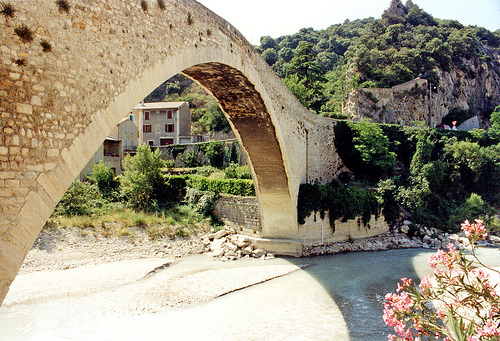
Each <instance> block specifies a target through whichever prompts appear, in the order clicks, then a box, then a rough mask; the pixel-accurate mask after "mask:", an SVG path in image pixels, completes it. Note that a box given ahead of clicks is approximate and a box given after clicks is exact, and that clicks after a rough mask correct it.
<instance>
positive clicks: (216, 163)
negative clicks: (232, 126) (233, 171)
mask: <svg viewBox="0 0 500 341" xmlns="http://www.w3.org/2000/svg"><path fill="white" fill-rule="evenodd" d="M198 148H199V150H200V151H202V152H203V153H205V156H206V157H207V159H208V164H209V165H210V166H212V167H222V164H223V162H224V149H223V144H222V142H221V141H218V140H213V141H210V142H207V143H201V144H199V145H198Z"/></svg>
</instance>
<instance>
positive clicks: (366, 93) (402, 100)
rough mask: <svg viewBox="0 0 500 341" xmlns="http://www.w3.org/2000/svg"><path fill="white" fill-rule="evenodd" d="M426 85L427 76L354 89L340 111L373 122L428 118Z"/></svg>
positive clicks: (403, 121) (404, 121) (405, 122)
mask: <svg viewBox="0 0 500 341" xmlns="http://www.w3.org/2000/svg"><path fill="white" fill-rule="evenodd" d="M427 87H428V83H427V80H426V79H420V78H417V79H414V80H412V81H409V82H406V83H403V84H400V85H397V86H394V87H392V88H387V89H384V88H365V89H357V90H353V91H352V92H351V93H350V94H349V95H348V97H347V100H346V103H345V105H344V109H343V114H345V115H347V116H348V117H350V118H352V119H354V120H360V119H363V118H369V119H371V120H372V122H377V123H387V124H400V125H410V124H411V122H413V121H423V122H429V91H428V89H427ZM433 122H434V120H433Z"/></svg>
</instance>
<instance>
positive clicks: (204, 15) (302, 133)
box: [0, 0, 335, 303]
mask: <svg viewBox="0 0 500 341" xmlns="http://www.w3.org/2000/svg"><path fill="white" fill-rule="evenodd" d="M10 2H11V3H12V4H13V5H14V7H15V9H16V15H15V17H14V18H10V17H1V18H0V25H1V26H2V30H1V33H0V40H1V41H2V44H1V47H0V62H1V63H2V68H1V69H0V129H1V136H0V161H1V164H0V198H1V202H0V211H1V212H2V213H3V215H2V217H1V218H0V303H1V302H2V301H3V298H4V297H5V295H6V293H7V291H8V288H9V286H10V284H11V282H12V280H13V279H14V278H15V276H16V274H17V271H18V270H19V268H20V266H21V264H22V261H23V260H24V257H25V255H26V253H27V252H28V251H29V249H30V247H31V245H32V244H33V242H34V241H35V239H36V237H37V236H38V234H39V232H40V230H41V228H42V227H43V225H44V223H45V221H46V220H47V219H48V218H49V216H50V214H51V213H52V212H53V209H54V207H55V205H56V204H57V202H58V201H59V200H60V198H61V197H62V195H63V194H64V192H65V191H66V189H67V188H68V187H69V186H70V184H71V182H72V181H73V180H74V179H75V178H76V177H77V175H78V173H79V172H80V170H81V169H82V168H83V167H84V166H85V164H86V163H87V161H88V160H89V158H90V157H91V156H92V155H93V153H94V152H95V150H96V149H97V148H98V146H99V145H100V144H101V143H102V141H103V140H104V138H105V137H106V136H107V134H108V133H109V132H110V131H111V130H112V129H113V127H114V126H115V125H116V123H118V122H119V121H120V120H121V119H122V118H123V117H124V116H125V115H126V114H127V113H128V112H130V110H131V108H133V107H134V106H135V105H136V104H137V103H139V102H140V101H141V100H142V98H144V97H145V96H146V95H147V94H149V93H150V92H151V91H152V90H154V89H155V88H156V87H157V86H158V85H160V84H161V83H162V82H164V81H165V80H166V79H169V78H170V77H172V76H174V75H175V74H177V73H179V72H183V73H184V74H186V75H187V76H189V77H190V78H192V79H194V80H195V81H197V82H198V83H199V84H201V85H202V86H203V87H204V88H205V89H207V90H208V91H209V92H210V93H211V94H212V95H213V96H214V97H215V98H216V99H217V101H218V102H219V104H220V106H221V108H222V109H223V112H224V113H225V115H226V116H227V117H228V118H229V120H230V124H231V126H232V128H233V130H234V131H235V133H236V136H237V138H238V140H239V141H240V143H241V144H242V147H243V149H244V151H245V153H246V156H247V158H248V160H249V162H250V166H251V170H252V176H253V178H254V181H255V185H256V192H257V197H258V201H259V205H260V210H261V216H262V236H263V237H266V238H271V239H275V240H276V239H287V240H296V239H297V236H298V225H297V213H296V202H297V195H298V188H299V185H300V183H303V182H306V181H312V180H318V181H327V180H328V179H329V177H331V176H332V174H333V171H332V168H334V167H335V165H333V164H334V162H332V160H331V158H332V155H333V154H334V147H333V139H331V140H332V141H331V142H329V143H322V144H319V143H314V144H312V143H310V142H308V141H319V140H321V139H322V137H325V136H330V135H331V134H332V133H333V123H332V122H330V121H325V120H324V119H322V118H320V117H317V116H315V115H311V114H310V113H309V112H308V111H307V110H306V109H305V108H304V107H303V106H302V105H300V103H299V102H298V101H297V100H296V99H295V97H294V96H293V95H292V94H291V93H290V92H289V91H288V89H287V88H286V87H285V86H284V85H283V83H282V82H281V80H280V79H279V78H278V77H277V76H276V75H275V74H274V73H273V72H272V70H271V69H270V67H269V66H268V65H267V64H266V63H265V62H264V61H263V60H262V59H261V58H260V56H259V54H258V53H257V52H256V51H254V49H253V48H252V46H251V45H250V44H249V43H248V42H247V41H246V40H245V39H244V37H243V36H242V35H241V34H240V33H239V32H238V31H236V29H234V28H233V27H232V26H231V25H230V24H228V23H227V22H226V21H224V20H223V19H221V18H219V17H218V16H217V15H215V14H214V13H212V12H211V11H210V10H208V9H207V8H205V7H203V6H202V5H200V4H199V3H197V2H196V1H194V0H170V1H168V2H166V8H164V9H160V8H158V7H156V1H155V2H153V1H150V4H149V6H148V9H147V10H145V9H144V8H142V7H141V2H140V1H138V0H137V1H130V2H124V1H122V0H99V1H95V0H73V1H71V8H70V11H69V12H67V13H66V12H64V11H59V10H58V8H57V7H56V4H55V2H54V1H52V0H38V1H36V2H35V1H31V0H16V1H13V0H11V1H10ZM20 28H26V29H28V30H29V31H30V32H31V37H30V38H29V39H28V37H27V36H26V32H25V34H24V35H23V34H22V33H21V34H20V33H19V29H20ZM325 164H327V165H333V166H327V167H325ZM276 251H283V252H290V253H297V252H298V250H291V251H290V249H287V250H285V249H281V250H279V247H278V249H277V250H276Z"/></svg>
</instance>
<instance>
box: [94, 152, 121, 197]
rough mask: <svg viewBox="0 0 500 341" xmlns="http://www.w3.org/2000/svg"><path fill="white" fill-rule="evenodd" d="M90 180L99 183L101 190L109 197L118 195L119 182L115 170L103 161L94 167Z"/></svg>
mask: <svg viewBox="0 0 500 341" xmlns="http://www.w3.org/2000/svg"><path fill="white" fill-rule="evenodd" d="M89 180H90V181H92V182H93V183H95V184H96V185H97V187H98V188H99V191H100V192H101V193H102V195H103V196H104V197H105V198H107V199H112V198H115V197H116V191H117V190H118V186H119V182H118V181H117V180H116V179H115V172H114V171H113V170H112V169H111V168H110V167H108V166H106V165H105V164H103V163H102V161H101V162H99V163H96V164H95V165H94V166H93V167H92V174H91V175H90V176H89Z"/></svg>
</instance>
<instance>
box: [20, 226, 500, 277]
mask: <svg viewBox="0 0 500 341" xmlns="http://www.w3.org/2000/svg"><path fill="white" fill-rule="evenodd" d="M410 226H411V222H409V221H404V222H403V223H402V224H401V225H400V226H399V227H398V228H396V229H395V230H394V231H392V232H388V233H385V234H381V235H378V236H375V237H371V238H364V239H357V240H350V241H344V242H336V243H331V244H323V245H312V246H306V247H304V251H303V256H314V255H324V254H335V253H342V252H353V251H383V250H388V249H399V248H418V247H421V248H425V249H440V248H445V247H446V246H447V245H448V244H449V243H453V244H455V246H456V247H458V248H467V247H469V245H468V240H467V238H466V237H465V236H464V235H463V234H461V233H459V234H448V233H442V232H441V231H439V230H436V229H428V228H425V227H421V228H419V229H418V230H417V235H416V236H410V235H409V234H410V230H411V228H410ZM412 232H413V233H414V232H415V229H413V230H412ZM480 245H481V246H496V247H500V237H496V236H489V237H488V239H487V240H485V241H482V242H481V244H480ZM203 253H207V254H208V255H210V256H212V257H214V258H216V259H220V260H221V261H229V260H238V259H240V258H250V257H252V258H260V259H263V260H266V259H273V258H274V254H270V253H267V252H266V251H265V250H262V249H258V248H255V247H254V245H252V242H251V240H250V238H248V237H246V236H242V235H238V234H236V232H235V231H234V230H233V229H231V228H228V227H226V228H224V229H222V230H220V231H217V232H214V233H210V234H204V235H191V236H189V237H188V238H175V239H168V238H165V239H151V238H150V236H148V234H147V233H146V232H145V231H144V229H142V228H131V233H130V235H127V236H121V237H118V236H103V235H100V234H97V233H91V232H89V231H88V229H81V228H71V229H69V228H63V229H60V228H50V229H44V230H43V231H42V232H41V233H40V235H39V237H38V239H37V240H36V242H35V244H34V245H33V247H32V249H31V250H30V252H29V253H28V255H27V257H26V259H25V261H24V263H23V266H22V268H21V270H20V272H19V273H20V274H26V273H31V272H34V271H51V270H63V269H71V268H76V267H79V266H83V265H92V264H103V263H108V262H115V261H121V260H131V259H145V258H163V259H166V260H167V261H173V260H175V259H176V258H179V257H182V256H186V255H192V254H203Z"/></svg>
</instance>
